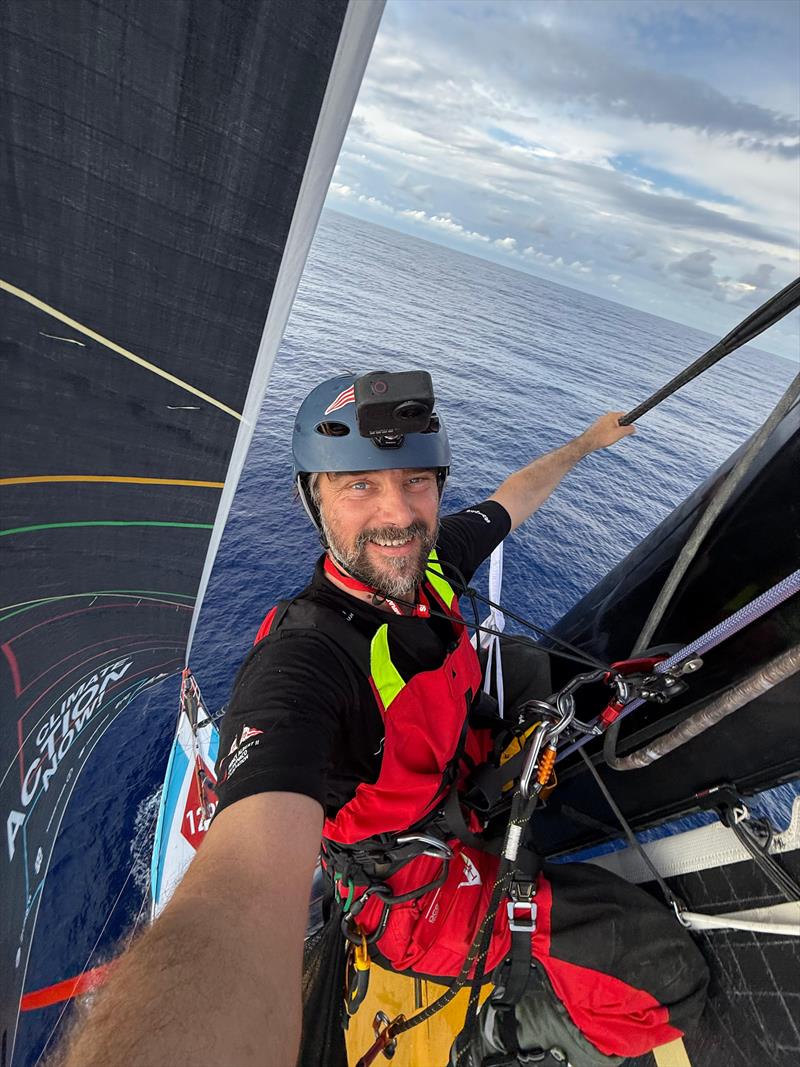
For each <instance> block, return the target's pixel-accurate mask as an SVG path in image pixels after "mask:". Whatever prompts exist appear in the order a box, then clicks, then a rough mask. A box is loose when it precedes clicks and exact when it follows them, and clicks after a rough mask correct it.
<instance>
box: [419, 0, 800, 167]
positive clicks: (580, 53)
mask: <svg viewBox="0 0 800 1067" xmlns="http://www.w3.org/2000/svg"><path fill="white" fill-rule="evenodd" d="M604 6H605V5H600V4H598V5H596V7H597V8H602V7H604ZM583 11H584V13H586V11H587V9H586V8H585V7H584V8H583ZM512 12H513V15H514V16H516V17H510V15H511V13H512ZM459 13H460V16H461V17H460V18H459V17H456V16H457V14H459ZM436 14H437V15H438V22H439V24H440V25H441V24H442V23H444V22H446V24H447V27H448V33H447V37H446V39H447V42H448V49H451V50H452V51H454V52H458V53H460V54H461V59H462V62H463V63H464V64H466V69H470V70H473V71H475V76H477V77H481V76H483V77H485V76H486V75H487V74H488V75H489V77H490V79H491V81H490V84H492V85H493V86H494V87H498V86H502V87H503V88H504V89H505V91H506V92H510V93H512V94H513V96H514V97H516V98H517V100H519V101H523V102H524V104H523V106H525V105H527V106H529V102H530V101H537V100H538V101H541V100H542V99H543V98H545V99H548V100H551V101H554V102H556V103H558V104H565V103H566V104H568V105H569V107H570V108H572V109H576V108H584V109H588V110H590V111H592V112H593V113H595V114H599V115H605V116H613V117H616V118H624V119H632V120H636V121H638V122H642V123H645V124H647V125H653V124H657V125H666V126H676V127H683V128H685V129H691V130H696V131H699V132H701V133H703V134H705V135H707V136H729V137H732V138H736V139H737V141H738V143H739V144H740V145H741V146H742V147H745V148H747V149H750V150H753V151H759V152H767V153H769V152H779V153H780V154H783V155H789V156H796V155H797V154H798V152H800V148H799V147H798V138H799V137H800V123H798V121H797V119H796V118H793V117H792V116H790V115H786V114H783V113H782V112H780V111H779V110H777V109H774V108H770V107H765V106H763V105H761V104H757V103H754V102H751V101H748V100H744V99H737V98H734V97H732V96H729V95H728V94H726V93H725V92H722V91H721V90H719V89H717V88H716V87H714V86H713V85H711V84H709V82H708V81H706V80H703V79H701V78H698V77H689V76H686V75H684V74H682V73H678V72H676V71H670V70H666V71H665V70H661V69H658V67H657V66H656V65H652V66H643V65H641V64H640V63H635V62H630V61H629V60H628V59H627V58H626V57H625V52H624V47H617V48H613V47H610V45H609V43H608V41H607V40H605V41H601V42H597V41H595V40H592V39H591V36H590V34H591V19H589V18H584V19H582V20H581V21H582V23H583V25H584V27H585V29H584V31H583V33H581V32H579V31H578V29H577V27H575V26H571V27H569V26H567V25H566V24H565V23H564V22H563V21H562V22H561V24H559V23H558V20H549V19H547V17H546V15H545V13H544V11H543V10H542V5H536V6H534V5H530V6H527V7H526V6H524V5H523V6H516V5H515V6H513V7H512V6H511V5H500V6H496V7H495V6H491V5H488V6H487V7H486V8H485V11H484V17H483V18H482V20H481V23H480V32H476V26H475V20H474V17H473V11H472V8H471V5H466V6H465V7H463V8H461V9H460V12H457V11H456V10H455V9H454V8H453V6H452V5H449V4H448V5H442V9H441V10H438V11H437V12H436ZM598 14H599V15H600V17H602V14H603V13H602V11H598ZM433 36H434V37H436V36H437V35H433ZM623 45H624V42H623ZM495 91H496V88H495Z"/></svg>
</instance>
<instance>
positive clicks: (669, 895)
mask: <svg viewBox="0 0 800 1067" xmlns="http://www.w3.org/2000/svg"><path fill="white" fill-rule="evenodd" d="M578 751H579V752H580V755H581V759H582V760H583V762H584V763H585V764H586V766H587V767H588V768H589V770H590V772H591V774H592V777H593V778H594V780H595V782H596V783H597V786H598V788H599V789H600V792H601V793H602V794H603V796H604V798H605V801H606V803H607V804H608V806H609V807H610V808H611V810H612V811H613V812H614V815H615V817H616V819H617V822H618V823H619V824H620V826H621V827H622V831H623V833H624V834H625V837H626V838H627V839H628V843H629V844H630V846H631V847H632V848H633V849H634V851H635V852H637V853H638V854H639V857H640V859H642V861H643V862H644V863H645V865H646V866H647V868H648V870H649V871H650V873H651V874H652V875H653V877H654V878H655V880H656V882H658V887H659V889H660V890H661V892H662V893H663V895H664V899H665V900H666V902H667V904H668V905H669V907H671V908H674V909H675V911H676V913H678V914H680V912H681V911H683V910H685V908H686V904H685V902H684V901H682V900H681V899H680V898H679V897H677V896H676V895H675V894H674V893H673V892H672V890H671V889H670V887H669V886H668V885H667V883H666V882H665V880H664V879H663V878H662V876H661V873H660V872H659V871H658V869H657V868H656V866H655V864H654V863H653V861H652V860H651V859H650V857H649V856H648V855H647V852H646V851H645V850H644V848H643V847H642V845H641V843H640V841H639V839H638V838H637V836H636V834H635V833H634V832H633V830H632V829H631V824H630V823H629V822H628V820H627V819H626V818H625V816H624V815H623V814H622V809H621V808H620V807H619V806H618V804H617V802H616V801H615V800H614V798H613V797H612V795H611V793H610V792H609V790H608V786H607V785H606V783H605V782H604V781H603V779H602V778H601V777H600V774H599V772H598V770H597V768H596V767H595V765H594V764H593V763H592V761H591V760H590V759H589V757H588V756H587V755H586V753H585V752H584V750H583V749H582V748H581V749H579V750H578Z"/></svg>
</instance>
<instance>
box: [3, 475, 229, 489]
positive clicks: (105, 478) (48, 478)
mask: <svg viewBox="0 0 800 1067" xmlns="http://www.w3.org/2000/svg"><path fill="white" fill-rule="evenodd" d="M42 482H118V483H120V484H122V485H191V486H197V487H199V488H200V489H222V487H223V486H224V485H225V483H224V482H202V481H195V480H193V479H190V478H128V477H121V476H117V475H110V474H108V475H107V474H34V475H28V476H26V477H24V478H0V485H36V484H40V483H42Z"/></svg>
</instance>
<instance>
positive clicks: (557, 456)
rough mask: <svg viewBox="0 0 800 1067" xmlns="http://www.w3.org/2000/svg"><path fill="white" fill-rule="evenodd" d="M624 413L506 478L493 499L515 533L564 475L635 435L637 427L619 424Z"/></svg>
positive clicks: (609, 417)
mask: <svg viewBox="0 0 800 1067" xmlns="http://www.w3.org/2000/svg"><path fill="white" fill-rule="evenodd" d="M622 414H623V413H622V412H621V411H610V412H609V413H608V414H607V415H602V416H601V417H600V418H599V419H598V420H597V422H593V423H592V425H591V426H590V427H589V428H588V429H587V430H584V432H583V433H582V434H581V435H580V436H579V437H576V438H574V439H573V440H572V441H569V442H567V444H565V445H562V447H561V448H556V449H553V451H552V452H546V453H545V454H544V455H543V456H539V458H538V459H535V460H534V461H533V463H529V464H528V466H527V467H523V468H522V469H521V470H518V471H515V472H514V473H513V474H511V475H509V476H508V478H506V480H505V481H504V482H503V484H502V485H501V486H500V488H499V489H497V490H496V491H495V492H494V493H492V495H491V496H490V497H489V499H490V500H496V501H497V502H498V503H499V504H502V505H503V507H504V508H505V509H506V511H507V512H508V514H509V515H510V516H511V529H512V530H516V528H517V527H518V526H519V525H520V523H523V522H524V521H525V520H526V519H527V518H529V517H530V516H531V515H532V514H533V513H534V511H536V509H537V508H539V507H541V506H542V504H543V503H544V502H545V500H547V498H548V497H549V496H550V494H551V493H552V492H553V490H554V489H555V487H556V486H557V485H558V483H559V482H560V481H561V479H562V478H563V477H564V475H565V474H567V473H569V471H571V470H572V468H573V467H574V466H575V464H576V463H577V462H578V461H579V460H581V459H583V457H584V456H588V455H589V453H590V452H596V451H597V449H598V448H607V447H608V446H609V445H613V444H615V442H617V441H619V440H620V439H621V438H623V437H627V436H628V434H632V433H634V432H635V431H634V427H633V426H620V425H619V417H620V415H622Z"/></svg>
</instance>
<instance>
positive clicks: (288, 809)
mask: <svg viewBox="0 0 800 1067" xmlns="http://www.w3.org/2000/svg"><path fill="white" fill-rule="evenodd" d="M321 829H322V809H321V808H320V805H319V804H318V803H317V802H316V801H315V800H312V799H311V798H310V797H306V796H301V795H299V794H296V793H261V794H259V795H257V796H251V797H246V798H245V799H243V800H240V801H238V802H237V803H236V804H233V805H231V807H229V808H226V809H225V810H224V811H222V812H221V813H220V815H219V816H218V817H217V818H216V819H215V820H214V823H213V824H212V826H211V829H210V830H209V832H208V835H207V836H206V839H205V841H204V842H203V844H202V846H201V847H200V849H199V851H198V853H197V855H196V857H195V859H194V860H193V861H192V864H191V866H190V867H189V870H188V871H187V873H186V876H185V877H184V879H183V881H182V882H181V884H180V886H179V887H178V889H177V890H176V892H175V895H174V897H173V898H172V900H171V901H170V902H169V904H168V905H167V907H166V908H165V909H164V912H163V914H162V915H161V916H160V918H159V919H158V920H157V921H156V922H155V923H154V924H153V926H152V927H151V928H150V929H149V930H148V931H147V932H146V933H145V934H144V935H143V936H142V937H141V938H140V939H139V940H138V941H137V942H136V943H135V945H134V947H133V948H132V949H131V950H130V952H128V953H126V954H125V955H124V956H122V957H121V958H120V960H119V961H118V962H117V963H115V965H114V969H113V971H112V974H111V977H110V979H109V981H108V984H107V986H106V987H105V988H104V989H103V990H102V992H101V993H100V994H99V995H98V997H97V1001H96V1003H95V1004H94V1005H93V1006H92V1008H91V1010H90V1011H89V1014H88V1017H87V1018H85V1019H82V1020H81V1021H80V1022H79V1024H78V1026H77V1027H76V1028H75V1030H74V1032H73V1035H72V1038H71V1040H70V1041H69V1043H68V1047H67V1050H66V1057H65V1067H108V1065H109V1064H115V1065H116V1064H125V1065H126V1067H158V1065H161V1064H164V1065H166V1064H169V1065H170V1067H188V1065H190V1064H191V1065H192V1067H196V1065H197V1064H202V1063H212V1064H220V1065H228V1064H230V1065H236V1067H250V1065H254V1067H255V1065H258V1067H288V1065H290V1064H293V1063H294V1062H295V1060H296V1058H297V1052H298V1048H299V1041H300V1026H301V1015H302V1010H301V1002H300V987H301V968H302V950H303V937H304V933H305V927H306V915H307V911H308V896H309V890H310V886H311V876H312V873H313V870H314V864H315V862H316V858H317V854H318V852H319V841H320V833H321Z"/></svg>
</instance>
